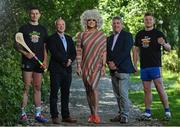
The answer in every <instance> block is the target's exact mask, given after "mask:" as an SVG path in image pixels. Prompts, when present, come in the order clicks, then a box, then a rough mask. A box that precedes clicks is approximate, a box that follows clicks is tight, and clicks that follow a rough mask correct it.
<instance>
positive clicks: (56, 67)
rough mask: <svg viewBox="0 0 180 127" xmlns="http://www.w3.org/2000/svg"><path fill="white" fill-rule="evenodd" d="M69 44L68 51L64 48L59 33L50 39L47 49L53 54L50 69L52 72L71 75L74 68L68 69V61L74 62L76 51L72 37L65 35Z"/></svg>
mask: <svg viewBox="0 0 180 127" xmlns="http://www.w3.org/2000/svg"><path fill="white" fill-rule="evenodd" d="M64 36H65V38H66V42H67V51H66V50H65V48H64V45H63V43H62V40H61V39H60V37H59V35H58V34H57V33H54V34H53V35H51V36H50V37H49V38H48V41H47V49H48V50H49V51H50V53H51V57H50V63H49V68H48V70H50V72H55V73H63V72H64V71H66V72H69V73H71V72H72V67H71V66H69V67H66V64H67V61H68V59H71V60H72V61H74V60H75V58H76V49H75V46H74V42H73V40H72V37H70V36H68V35H66V34H65V35H64Z"/></svg>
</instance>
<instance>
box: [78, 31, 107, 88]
mask: <svg viewBox="0 0 180 127" xmlns="http://www.w3.org/2000/svg"><path fill="white" fill-rule="evenodd" d="M76 51H77V66H78V67H80V68H81V70H82V79H83V82H84V84H85V85H91V86H92V87H93V88H96V86H97V84H98V81H99V79H100V74H101V68H102V66H103V65H102V64H103V54H104V53H106V36H105V35H104V34H103V33H102V32H100V31H96V32H92V33H90V32H81V33H79V34H78V38H77V47H76Z"/></svg>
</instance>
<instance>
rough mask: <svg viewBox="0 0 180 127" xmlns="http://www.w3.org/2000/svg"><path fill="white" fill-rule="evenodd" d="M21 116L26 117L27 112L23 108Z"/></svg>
mask: <svg viewBox="0 0 180 127" xmlns="http://www.w3.org/2000/svg"><path fill="white" fill-rule="evenodd" d="M21 115H22V116H23V115H26V111H25V108H24V107H23V108H21Z"/></svg>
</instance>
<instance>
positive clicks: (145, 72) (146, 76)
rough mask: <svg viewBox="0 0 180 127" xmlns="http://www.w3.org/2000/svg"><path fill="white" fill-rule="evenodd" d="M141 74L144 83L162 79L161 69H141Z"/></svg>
mask: <svg viewBox="0 0 180 127" xmlns="http://www.w3.org/2000/svg"><path fill="white" fill-rule="evenodd" d="M140 73H141V80H142V81H151V80H154V79H157V78H160V77H161V68H160V67H148V68H141V70H140Z"/></svg>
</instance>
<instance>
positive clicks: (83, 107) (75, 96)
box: [30, 74, 162, 126]
mask: <svg viewBox="0 0 180 127" xmlns="http://www.w3.org/2000/svg"><path fill="white" fill-rule="evenodd" d="M139 85H140V84H139ZM130 88H131V89H133V88H137V84H132V83H130ZM99 91H100V92H99V115H100V117H101V119H102V123H101V124H99V125H100V126H124V125H128V126H132V125H133V126H146V125H147V126H151V125H153V126H161V125H162V124H161V123H159V122H158V121H157V120H156V119H154V120H152V121H146V122H145V121H138V120H137V118H138V117H139V116H140V114H141V111H140V110H139V109H138V108H137V107H135V106H133V105H132V104H131V108H130V119H129V122H128V123H127V124H120V123H119V122H110V121H109V119H110V118H113V117H114V116H115V114H117V112H118V106H117V103H116V98H115V97H114V94H113V91H112V86H111V81H110V79H109V78H108V77H105V78H102V79H101V80H100V84H99ZM59 98H60V97H59ZM47 100H48V98H47ZM58 105H59V107H61V106H60V105H61V104H60V100H59V101H58ZM43 111H45V114H46V115H47V116H49V117H50V112H49V102H45V103H44V104H43ZM59 111H60V110H59ZM70 112H71V116H72V117H75V118H77V120H78V122H77V123H76V124H67V123H63V122H62V123H61V124H60V126H66V125H67V126H96V125H95V124H92V123H88V122H87V117H88V116H89V113H90V111H89V108H88V105H87V100H86V93H85V89H84V86H83V83H82V80H81V79H79V78H78V77H77V76H76V75H75V74H74V75H73V81H72V85H71V95H70ZM49 119H50V118H49ZM30 125H36V126H37V125H40V124H38V123H36V122H34V119H32V120H31V122H30ZM46 125H47V126H52V125H53V124H52V122H51V119H50V121H49V123H48V124H45V126H46Z"/></svg>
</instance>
